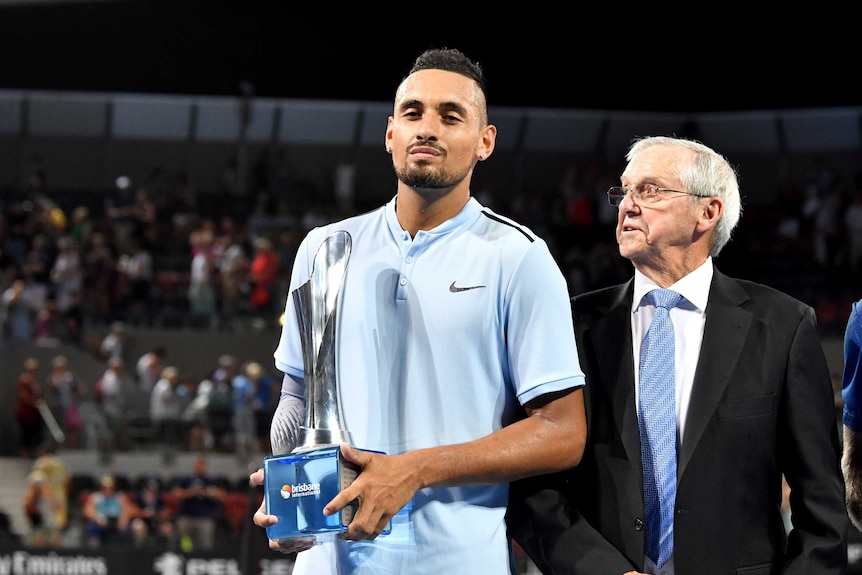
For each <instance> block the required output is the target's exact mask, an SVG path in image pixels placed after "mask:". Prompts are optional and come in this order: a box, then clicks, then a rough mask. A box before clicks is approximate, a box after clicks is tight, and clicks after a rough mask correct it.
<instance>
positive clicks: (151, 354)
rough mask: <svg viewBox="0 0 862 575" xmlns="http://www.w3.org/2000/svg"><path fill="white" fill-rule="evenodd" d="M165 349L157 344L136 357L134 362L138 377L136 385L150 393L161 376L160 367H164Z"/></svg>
mask: <svg viewBox="0 0 862 575" xmlns="http://www.w3.org/2000/svg"><path fill="white" fill-rule="evenodd" d="M166 354H167V350H165V348H164V347H162V346H158V347H155V348H153V349H151V350H150V351H146V352H144V353H143V354H142V355H141V357H139V358H138V361H137V363H136V364H135V373H136V375H137V377H138V387H140V388H141V389H143V390H144V391H146V392H147V393H151V392H152V391H153V388H154V387H155V386H156V382H157V381H159V378H160V377H161V376H162V368H164V360H165V355H166Z"/></svg>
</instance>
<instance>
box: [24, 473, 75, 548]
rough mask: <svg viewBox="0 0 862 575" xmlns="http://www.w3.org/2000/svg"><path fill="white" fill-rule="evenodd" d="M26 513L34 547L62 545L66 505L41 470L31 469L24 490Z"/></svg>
mask: <svg viewBox="0 0 862 575" xmlns="http://www.w3.org/2000/svg"><path fill="white" fill-rule="evenodd" d="M23 506H24V514H25V515H26V516H27V521H28V523H29V524H30V538H29V543H30V545H32V546H33V547H52V548H55V549H56V548H58V547H59V546H60V542H61V538H62V534H63V526H64V525H63V524H61V522H60V519H61V516H62V515H65V506H64V505H63V503H62V501H61V500H60V499H58V497H57V494H56V493H55V491H54V490H53V489H52V487H51V485H50V484H49V483H48V481H47V478H46V477H45V474H44V473H42V472H41V471H31V472H30V475H29V476H28V477H27V490H26V491H25V492H24V502H23Z"/></svg>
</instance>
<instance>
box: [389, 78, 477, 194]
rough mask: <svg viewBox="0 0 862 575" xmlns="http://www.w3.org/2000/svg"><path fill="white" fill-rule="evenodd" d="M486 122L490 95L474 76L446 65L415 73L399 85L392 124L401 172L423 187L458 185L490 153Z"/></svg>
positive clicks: (397, 166) (409, 181)
mask: <svg viewBox="0 0 862 575" xmlns="http://www.w3.org/2000/svg"><path fill="white" fill-rule="evenodd" d="M485 124H486V122H485V119H484V97H483V95H482V92H481V90H480V89H479V87H478V86H477V85H476V83H475V82H474V81H473V80H471V79H469V78H467V77H466V76H462V75H460V74H456V73H453V72H445V71H442V70H421V71H419V72H415V73H413V74H411V75H410V76H409V77H408V78H407V79H406V80H405V81H404V82H403V83H402V84H401V86H400V87H399V88H398V92H397V94H396V99H395V110H394V112H393V116H392V117H391V118H390V119H389V125H388V128H387V130H386V146H387V147H388V148H390V149H391V151H392V163H393V166H394V167H395V174H396V175H397V177H398V179H399V180H400V181H401V182H403V183H404V184H406V185H408V186H410V187H412V188H417V189H425V190H445V189H449V188H452V187H454V186H456V185H457V184H459V183H460V182H462V181H463V180H464V179H465V178H467V176H468V175H469V174H470V171H471V170H472V168H473V166H474V165H475V163H476V161H477V160H478V158H479V156H480V154H482V153H486V150H485V148H484V147H483V146H484V144H483V141H482V136H483V132H484V131H485V130H487V128H488V126H486V125H485ZM487 153H490V150H488V151H487Z"/></svg>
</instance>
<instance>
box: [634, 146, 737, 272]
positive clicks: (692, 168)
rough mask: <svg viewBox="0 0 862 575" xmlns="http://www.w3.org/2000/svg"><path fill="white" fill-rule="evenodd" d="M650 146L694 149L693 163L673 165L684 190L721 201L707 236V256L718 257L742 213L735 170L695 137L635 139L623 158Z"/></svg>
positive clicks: (692, 150)
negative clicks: (720, 213)
mask: <svg viewBox="0 0 862 575" xmlns="http://www.w3.org/2000/svg"><path fill="white" fill-rule="evenodd" d="M652 146H669V147H673V148H683V149H685V150H689V151H691V152H694V154H695V157H694V162H691V163H688V162H685V163H683V164H681V165H679V166H676V168H677V170H678V172H679V179H680V181H681V182H682V184H683V185H684V186H685V187H686V189H687V191H689V192H691V193H692V194H697V196H700V197H710V196H715V197H718V198H720V199H721V201H722V203H723V204H724V210H723V212H722V215H721V217H720V218H719V220H718V223H717V224H716V226H715V231H714V232H713V234H712V238H710V249H709V255H711V256H712V257H716V256H718V254H719V253H720V252H721V250H722V248H724V246H725V245H727V242H729V241H730V238H731V236H732V235H733V230H734V229H735V228H736V224H737V223H739V217H740V215H741V214H742V200H741V198H740V195H739V182H738V180H737V175H736V170H735V169H734V168H733V166H731V165H730V162H728V161H727V159H726V158H725V157H724V156H722V155H721V154H719V153H718V152H716V151H715V150H713V149H712V148H710V147H709V146H705V145H704V144H701V143H700V142H697V141H695V140H687V139H683V138H671V137H668V136H649V137H645V138H640V139H638V140H636V141H635V142H634V143H633V144H632V146H631V148H629V151H628V153H626V160H627V161H629V162H631V161H632V160H633V159H634V158H635V157H637V155H638V154H639V153H641V152H642V151H644V150H645V149H647V148H649V147H652ZM690 199H691V201H692V203H695V202H697V201H698V200H699V198H698V197H694V196H692V197H691V198H690Z"/></svg>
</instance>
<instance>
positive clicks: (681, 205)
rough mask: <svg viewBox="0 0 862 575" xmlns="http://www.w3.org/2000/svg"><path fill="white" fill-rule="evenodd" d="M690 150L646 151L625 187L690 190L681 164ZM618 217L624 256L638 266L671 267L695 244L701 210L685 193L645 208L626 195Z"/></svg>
mask: <svg viewBox="0 0 862 575" xmlns="http://www.w3.org/2000/svg"><path fill="white" fill-rule="evenodd" d="M684 154H693V152H689V151H687V150H681V149H677V148H671V147H666V146H653V147H651V148H646V149H645V150H643V151H642V152H641V153H640V154H638V155H637V156H636V157H635V158H634V159H633V160H632V161H631V162H630V163H629V164H628V166H627V167H626V169H625V171H624V172H623V175H622V177H621V178H620V181H621V184H622V186H623V187H631V186H638V185H641V184H654V185H656V186H658V187H660V188H668V189H671V190H679V191H683V192H684V191H687V189H686V188H685V186H683V184H682V182H681V181H680V179H679V171H678V169H677V165H678V162H679V161H680V160H681V159H683V158H685V156H684ZM618 210H619V213H618V214H617V230H616V233H617V242H618V243H619V249H620V255H622V256H623V257H625V258H628V259H629V260H631V261H632V263H634V264H635V265H636V266H637V265H638V264H644V265H659V266H661V267H667V265H668V264H670V265H674V264H676V263H678V261H683V259H684V258H685V255H686V254H685V252H686V250H688V249H689V248H690V247H691V245H692V242H693V241H694V235H695V227H696V225H697V216H698V207H697V205H693V204H692V202H691V197H690V196H687V195H685V194H674V193H669V194H664V195H663V196H662V199H661V201H658V202H655V203H651V204H649V205H643V204H642V203H639V202H638V201H637V200H635V199H634V198H633V197H632V194H631V193H629V194H626V196H625V198H623V201H622V203H621V204H620V205H619V208H618Z"/></svg>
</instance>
